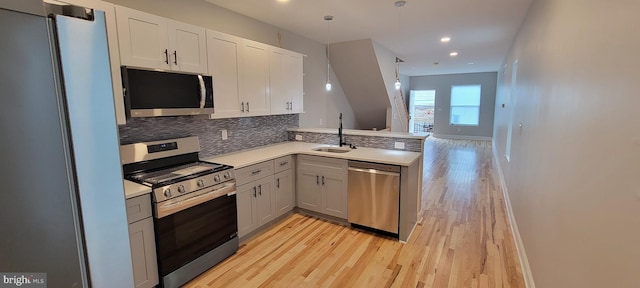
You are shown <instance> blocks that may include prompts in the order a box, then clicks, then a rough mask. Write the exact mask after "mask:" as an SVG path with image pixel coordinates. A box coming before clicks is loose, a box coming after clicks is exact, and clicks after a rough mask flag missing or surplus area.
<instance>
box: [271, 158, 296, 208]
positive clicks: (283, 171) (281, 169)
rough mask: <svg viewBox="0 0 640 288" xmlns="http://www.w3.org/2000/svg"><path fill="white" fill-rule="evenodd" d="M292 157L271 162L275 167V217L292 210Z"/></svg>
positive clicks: (293, 194) (293, 181)
mask: <svg viewBox="0 0 640 288" xmlns="http://www.w3.org/2000/svg"><path fill="white" fill-rule="evenodd" d="M293 157H294V156H285V157H281V158H277V159H275V160H273V163H274V166H275V172H276V174H275V175H274V177H275V194H276V217H278V216H281V215H284V214H286V213H287V212H289V211H291V210H293V206H295V201H294V198H295V193H294V190H293V189H294V186H295V185H294V183H295V178H294V171H295V170H294V169H293V167H294V165H293V163H294V162H293Z"/></svg>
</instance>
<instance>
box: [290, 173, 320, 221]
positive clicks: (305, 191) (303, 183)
mask: <svg viewBox="0 0 640 288" xmlns="http://www.w3.org/2000/svg"><path fill="white" fill-rule="evenodd" d="M296 179H297V181H296V200H297V204H298V207H300V208H304V209H307V210H311V211H316V212H320V213H322V194H321V192H322V190H321V188H322V187H321V186H320V176H319V174H318V173H317V171H314V170H307V169H298V170H297V172H296Z"/></svg>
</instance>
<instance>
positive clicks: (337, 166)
mask: <svg viewBox="0 0 640 288" xmlns="http://www.w3.org/2000/svg"><path fill="white" fill-rule="evenodd" d="M348 164H349V161H347V160H345V159H336V158H330V157H322V156H312V155H298V163H297V165H298V166H297V169H309V170H314V171H325V172H332V173H338V174H347V169H348Z"/></svg>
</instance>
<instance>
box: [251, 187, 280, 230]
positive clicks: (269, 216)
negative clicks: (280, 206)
mask: <svg viewBox="0 0 640 288" xmlns="http://www.w3.org/2000/svg"><path fill="white" fill-rule="evenodd" d="M254 186H255V187H256V189H257V192H258V196H257V201H256V214H257V215H258V227H259V226H262V225H264V224H265V223H267V222H269V221H271V220H273V219H275V218H276V195H275V190H274V189H273V175H271V176H268V177H265V178H262V179H260V180H258V181H256V182H255V183H254Z"/></svg>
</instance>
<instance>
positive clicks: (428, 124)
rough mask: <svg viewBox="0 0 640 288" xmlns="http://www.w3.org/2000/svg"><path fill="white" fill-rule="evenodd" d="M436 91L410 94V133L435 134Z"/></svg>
mask: <svg viewBox="0 0 640 288" xmlns="http://www.w3.org/2000/svg"><path fill="white" fill-rule="evenodd" d="M435 97H436V90H411V91H410V92H409V114H410V115H411V119H410V120H409V132H411V133H424V132H433V127H434V124H435V111H436V109H435V101H436V100H435Z"/></svg>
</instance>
